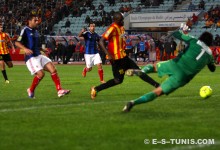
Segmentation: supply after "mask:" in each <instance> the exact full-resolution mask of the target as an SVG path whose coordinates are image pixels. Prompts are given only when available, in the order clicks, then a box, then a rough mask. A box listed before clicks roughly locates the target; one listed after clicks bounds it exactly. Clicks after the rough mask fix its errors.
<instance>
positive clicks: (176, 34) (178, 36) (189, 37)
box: [172, 30, 193, 43]
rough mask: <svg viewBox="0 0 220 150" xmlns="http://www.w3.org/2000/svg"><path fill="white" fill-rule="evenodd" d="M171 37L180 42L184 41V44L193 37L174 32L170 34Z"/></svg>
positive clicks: (181, 32)
mask: <svg viewBox="0 0 220 150" xmlns="http://www.w3.org/2000/svg"><path fill="white" fill-rule="evenodd" d="M172 36H174V37H175V38H177V39H179V40H182V41H184V42H186V43H189V41H190V40H191V39H193V37H192V36H190V35H188V34H185V33H184V32H183V31H179V30H178V31H174V32H173V33H172Z"/></svg>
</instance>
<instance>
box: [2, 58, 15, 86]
mask: <svg viewBox="0 0 220 150" xmlns="http://www.w3.org/2000/svg"><path fill="white" fill-rule="evenodd" d="M0 61H1V62H0V65H1V69H2V75H3V77H4V79H5V83H9V80H8V76H7V73H6V69H5V64H6V65H7V66H8V67H9V68H11V67H13V63H12V60H11V57H10V55H9V54H6V55H1V56H0Z"/></svg>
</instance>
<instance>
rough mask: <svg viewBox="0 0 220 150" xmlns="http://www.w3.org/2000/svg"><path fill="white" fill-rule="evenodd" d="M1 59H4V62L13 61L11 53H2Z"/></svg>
mask: <svg viewBox="0 0 220 150" xmlns="http://www.w3.org/2000/svg"><path fill="white" fill-rule="evenodd" d="M0 60H4V62H7V61H12V59H11V56H10V54H0Z"/></svg>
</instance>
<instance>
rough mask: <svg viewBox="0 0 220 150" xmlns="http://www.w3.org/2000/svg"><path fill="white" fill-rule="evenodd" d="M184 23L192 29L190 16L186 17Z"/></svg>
mask: <svg viewBox="0 0 220 150" xmlns="http://www.w3.org/2000/svg"><path fill="white" fill-rule="evenodd" d="M186 25H187V26H188V27H189V29H192V25H193V22H192V20H191V19H190V18H188V20H187V22H186Z"/></svg>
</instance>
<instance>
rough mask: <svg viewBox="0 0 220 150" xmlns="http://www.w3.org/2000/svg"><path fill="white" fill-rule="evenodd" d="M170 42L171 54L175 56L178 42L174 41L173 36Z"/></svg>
mask: <svg viewBox="0 0 220 150" xmlns="http://www.w3.org/2000/svg"><path fill="white" fill-rule="evenodd" d="M170 43H171V54H172V56H175V55H174V54H175V51H176V46H177V44H176V42H175V41H174V39H173V38H171V42H170Z"/></svg>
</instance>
